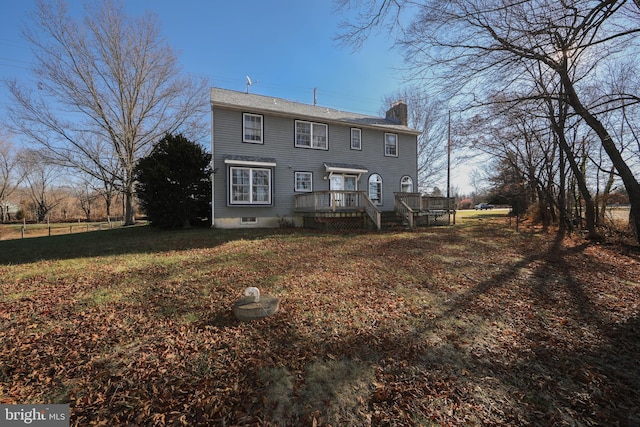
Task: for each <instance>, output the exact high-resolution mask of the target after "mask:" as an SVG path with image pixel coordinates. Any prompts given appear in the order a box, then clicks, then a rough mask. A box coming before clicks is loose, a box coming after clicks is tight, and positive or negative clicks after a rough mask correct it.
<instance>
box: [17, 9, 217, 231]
mask: <svg viewBox="0 0 640 427" xmlns="http://www.w3.org/2000/svg"><path fill="white" fill-rule="evenodd" d="M23 35H24V37H25V38H26V40H27V41H28V42H30V44H31V46H32V47H33V50H34V53H35V66H34V70H33V77H34V79H35V81H33V82H31V84H30V85H27V84H19V83H18V82H15V81H14V82H11V83H10V84H9V89H10V92H11V94H12V95H13V97H14V98H15V105H16V106H15V107H14V108H12V110H11V111H10V117H11V119H12V123H13V125H14V127H15V129H16V130H17V131H18V132H20V133H22V134H24V135H26V136H27V137H28V138H29V139H30V140H32V141H35V142H37V143H39V144H40V146H42V147H44V148H45V149H46V156H47V157H49V158H50V159H51V160H54V161H55V162H57V163H58V164H60V165H64V166H71V167H74V168H78V169H80V170H82V171H83V172H85V173H87V174H90V175H92V176H94V177H95V178H97V179H104V180H107V181H108V182H109V183H114V182H118V183H119V185H120V189H121V191H122V193H123V196H124V199H125V224H132V223H133V222H134V219H135V217H134V204H133V197H134V183H133V168H134V165H135V162H136V161H137V159H138V158H140V157H142V156H144V155H146V154H147V152H148V151H149V150H150V148H151V146H152V144H153V143H154V142H156V141H158V140H159V139H160V138H161V137H162V136H164V135H165V134H166V133H178V132H182V133H183V134H185V135H188V136H189V137H190V138H192V139H194V140H196V141H198V140H201V139H202V137H203V135H205V134H206V131H207V128H206V124H205V123H204V121H203V120H204V118H205V116H206V114H205V113H206V111H207V100H206V95H207V90H206V88H207V86H208V85H207V82H206V81H205V80H199V81H195V80H193V79H190V78H185V77H183V76H181V75H180V68H179V65H178V61H177V57H176V54H175V53H174V51H173V50H172V49H171V48H170V47H169V46H167V45H166V44H165V42H164V41H163V39H162V38H161V37H160V33H159V26H158V24H157V22H156V17H155V16H154V15H151V14H146V15H145V16H143V17H140V18H133V17H129V16H127V15H126V14H125V13H124V9H123V2H121V1H118V0H104V1H100V2H98V3H97V6H95V7H93V8H91V7H88V8H87V10H86V14H85V16H84V18H83V19H77V20H76V19H74V18H73V17H72V16H71V15H70V13H69V9H68V6H67V4H66V3H65V2H64V1H63V0H56V1H54V2H49V1H43V0H39V1H38V2H37V8H36V10H35V12H34V13H33V15H32V22H31V24H30V26H28V27H25V28H24V29H23Z"/></svg>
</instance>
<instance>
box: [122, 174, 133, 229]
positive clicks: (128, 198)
mask: <svg viewBox="0 0 640 427" xmlns="http://www.w3.org/2000/svg"><path fill="white" fill-rule="evenodd" d="M123 197H124V225H134V224H135V223H136V218H135V212H134V210H133V197H134V194H133V181H131V182H127V184H126V186H125V189H124V195H123Z"/></svg>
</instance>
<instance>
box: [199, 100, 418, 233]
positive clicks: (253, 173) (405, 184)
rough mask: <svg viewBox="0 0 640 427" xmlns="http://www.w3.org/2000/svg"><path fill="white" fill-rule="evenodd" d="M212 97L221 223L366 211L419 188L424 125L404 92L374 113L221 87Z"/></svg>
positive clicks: (290, 221) (216, 210) (268, 223)
mask: <svg viewBox="0 0 640 427" xmlns="http://www.w3.org/2000/svg"><path fill="white" fill-rule="evenodd" d="M210 98H211V116H212V117H211V118H212V133H211V135H212V137H211V138H212V141H211V145H212V156H213V170H214V173H213V199H212V211H213V212H212V225H213V226H215V227H220V228H240V227H278V226H282V225H294V226H303V225H305V224H306V222H305V218H307V219H308V218H310V217H313V218H316V219H317V218H320V217H325V216H332V215H334V216H335V215H342V216H345V215H362V216H363V217H364V216H366V214H367V212H368V214H369V215H372V211H373V212H375V211H378V212H384V211H393V210H394V194H395V193H397V192H409V193H410V192H413V191H416V188H417V168H418V160H417V136H418V134H419V132H417V131H415V130H413V129H411V128H409V127H408V126H407V106H406V104H404V103H402V102H397V103H395V104H394V105H392V106H391V108H390V109H389V111H388V112H387V114H386V117H373V116H367V115H362V114H356V113H350V112H344V111H339V110H335V109H330V108H325V107H319V106H314V105H308V104H303V103H298V102H292V101H287V100H284V99H279V98H273V97H269V96H262V95H255V94H250V93H245V92H237V91H231V90H226V89H220V88H212V89H211V92H210ZM374 214H375V213H374Z"/></svg>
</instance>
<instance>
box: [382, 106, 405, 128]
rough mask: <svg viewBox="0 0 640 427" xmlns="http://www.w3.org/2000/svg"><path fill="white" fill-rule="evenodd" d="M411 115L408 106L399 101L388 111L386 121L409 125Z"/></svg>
mask: <svg viewBox="0 0 640 427" xmlns="http://www.w3.org/2000/svg"><path fill="white" fill-rule="evenodd" d="M408 117H409V113H408V110H407V104H405V103H404V101H402V100H398V101H396V102H394V103H393V104H391V108H389V110H388V111H387V115H386V119H387V120H389V121H392V122H394V123H396V124H398V125H404V126H408V125H409V119H408Z"/></svg>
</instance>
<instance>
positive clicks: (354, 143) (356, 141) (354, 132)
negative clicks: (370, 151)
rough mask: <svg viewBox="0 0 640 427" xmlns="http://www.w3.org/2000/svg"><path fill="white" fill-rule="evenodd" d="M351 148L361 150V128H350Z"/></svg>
mask: <svg viewBox="0 0 640 427" xmlns="http://www.w3.org/2000/svg"><path fill="white" fill-rule="evenodd" d="M351 149H352V150H362V130H361V129H357V128H351Z"/></svg>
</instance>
